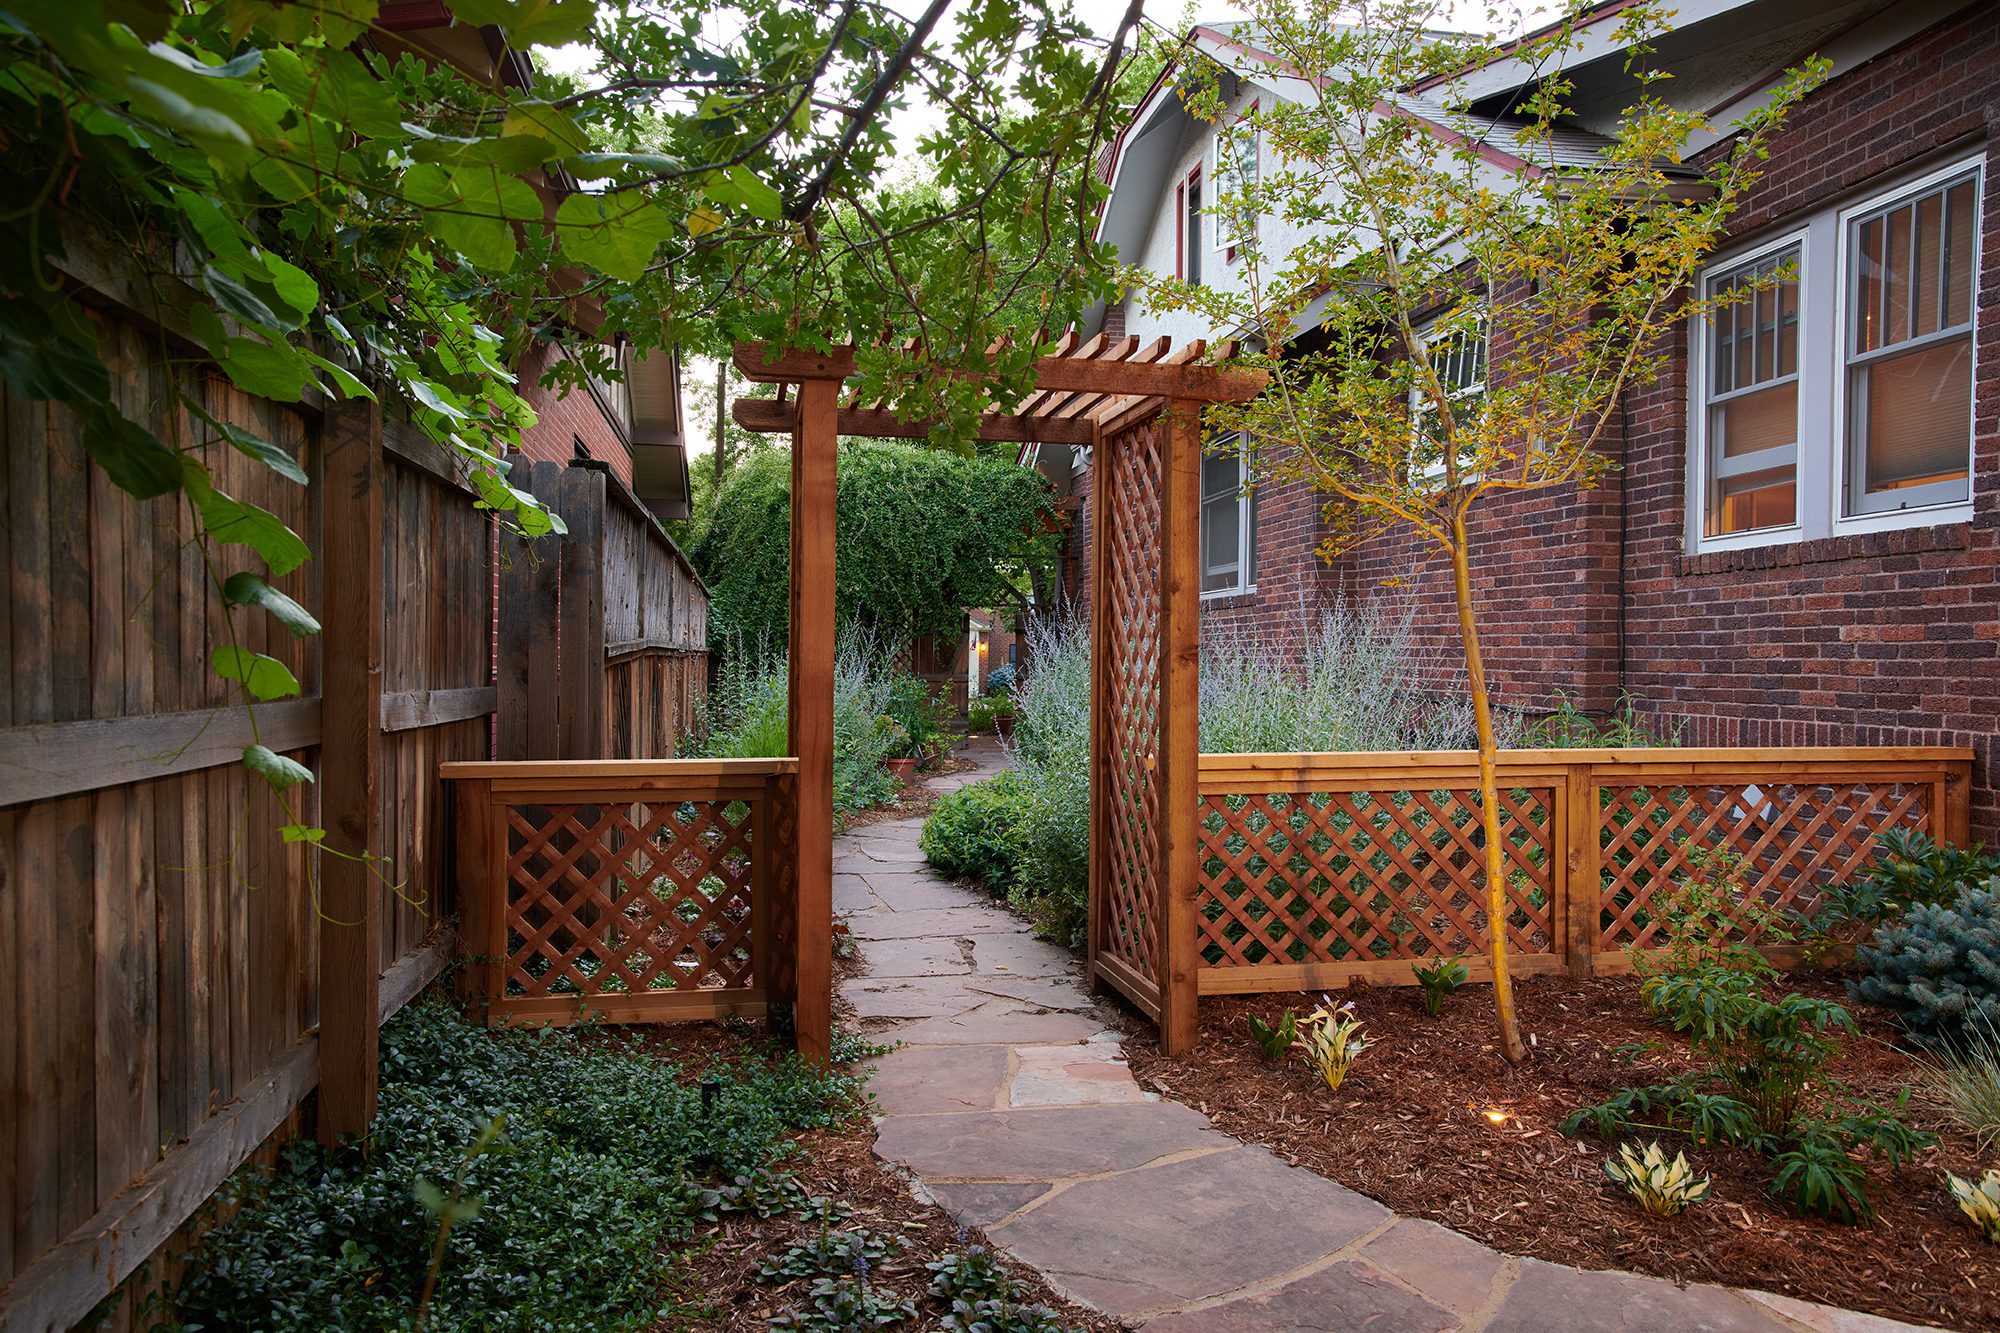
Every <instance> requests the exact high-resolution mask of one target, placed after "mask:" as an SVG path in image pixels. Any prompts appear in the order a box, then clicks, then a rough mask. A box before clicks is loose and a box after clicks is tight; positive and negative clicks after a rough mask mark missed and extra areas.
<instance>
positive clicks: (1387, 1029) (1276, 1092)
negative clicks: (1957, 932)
mask: <svg viewBox="0 0 2000 1333" xmlns="http://www.w3.org/2000/svg"><path fill="white" fill-rule="evenodd" d="M1791 984H1792V985H1793V986H1794V987H1795V988H1796V989H1798V990H1801V991H1804V992H1806V993H1808V994H1815V995H1823V996H1825V997H1827V998H1832V999H1839V1000H1841V1001H1842V1002H1843V1003H1844V1002H1845V992H1844V988H1843V987H1842V985H1841V984H1840V982H1839V981H1838V980H1837V979H1829V978H1793V979H1792V982H1791ZM1515 987H1516V993H1517V995H1518V1004H1519V1010H1520V1017H1521V1026H1522V1031H1523V1033H1524V1034H1534V1045H1533V1048H1532V1050H1531V1053H1530V1056H1529V1059H1528V1060H1527V1061H1526V1062H1525V1063H1524V1064H1523V1065H1521V1066H1520V1067H1519V1068H1510V1067H1509V1066H1508V1065H1507V1063H1506V1062H1505V1060H1504V1059H1503V1058H1502V1057H1501V1056H1500V1054H1499V1050H1498V1045H1497V1042H1496V1034H1495V1030H1494V1018H1493V1004H1492V991H1491V989H1490V988H1488V987H1484V986H1470V987H1467V988H1465V989H1463V990H1461V991H1459V992H1458V993H1457V994H1455V995H1453V996H1451V997H1450V998H1449V999H1447V1000H1446V1001H1445V1003H1444V1011H1443V1013H1442V1015H1441V1016H1440V1017H1438V1018H1435V1019H1433V1018H1430V1017H1429V1016H1427V1015H1426V1014H1425V1013H1424V1012H1423V1008H1422V1004H1421V999H1420V996H1421V992H1420V991H1419V990H1418V989H1417V988H1415V987H1393V988H1391V987H1378V988H1366V987H1359V986H1357V987H1354V988H1351V989H1350V990H1348V991H1346V992H1343V994H1342V996H1341V997H1340V998H1347V999H1353V1000H1355V1002H1356V1008H1357V1011H1358V1016H1359V1017H1360V1018H1361V1019H1362V1020H1363V1021H1364V1022H1365V1024H1366V1026H1367V1034H1368V1036H1369V1038H1370V1040H1371V1042H1372V1043H1373V1044H1372V1045H1371V1046H1370V1048H1369V1049H1368V1050H1367V1051H1365V1052H1364V1053H1363V1054H1362V1055H1361V1057H1360V1058H1359V1059H1358V1060H1357V1061H1356V1063H1355V1065H1354V1068H1353V1070H1352V1071H1351V1072H1350V1073H1349V1075H1348V1077H1347V1080H1346V1082H1345V1083H1344V1084H1343V1085H1342V1086H1341V1088H1340V1090H1339V1091H1338V1092H1335V1093H1329V1092H1327V1091H1326V1090H1325V1088H1324V1087H1323V1086H1322V1085H1321V1084H1320V1083H1319V1082H1318V1081H1317V1080H1316V1079H1315V1078H1314V1076H1313V1075H1312V1074H1311V1073H1310V1072H1309V1071H1308V1070H1307V1069H1306V1067H1305V1066H1304V1064H1302V1063H1301V1062H1300V1061H1299V1060H1298V1058H1297V1057H1291V1058H1288V1059H1286V1060H1283V1061H1280V1062H1276V1063H1271V1062H1266V1061H1265V1060H1263V1059H1262V1058H1261V1057H1260V1056H1259V1055H1258V1053H1257V1049H1256V1047H1255V1045H1254V1044H1253V1043H1252V1042H1251V1040H1250V1036H1249V1029H1248V1026H1247V1023H1246V1019H1247V1018H1248V1016H1249V1015H1251V1014H1256V1015H1259V1016H1260V1017H1262V1018H1263V1019H1264V1020H1265V1021H1267V1022H1270V1021H1275V1020H1276V1019H1277V1018H1278V1016H1279V1015H1280V1014H1281V1013H1282V1012H1283V1011H1284V1010H1285V1009H1287V1008H1291V1009H1294V1010H1295V1011H1298V1012H1299V1013H1300V1015H1301V1016H1303V1015H1304V1013H1305V1012H1307V1011H1309V1010H1310V1009H1311V1008H1313V1007H1314V1005H1315V1004H1316V1003H1317V997H1316V996H1301V995H1297V994H1292V995H1266V996H1242V997H1235V996H1230V997H1222V996H1215V997H1207V998H1204V999H1203V1000H1202V1003H1201V1041H1200V1043H1199V1045H1198V1046H1197V1048H1196V1049H1195V1050H1194V1051H1193V1052H1192V1053H1191V1054H1188V1055H1185V1056H1181V1057H1177V1058H1173V1059H1168V1058H1166V1057H1164V1056H1162V1055H1161V1054H1160V1050H1159V1046H1158V1043H1157V1041H1156V1040H1155V1039H1154V1037H1153V1036H1152V1035H1151V1033H1150V1031H1148V1032H1147V1033H1146V1034H1145V1035H1143V1036H1138V1037H1134V1038H1133V1039H1131V1040H1129V1041H1128V1042H1127V1043H1126V1052H1127V1055H1128V1058H1129V1060H1130V1062H1131V1064H1132V1068H1133V1072H1134V1073H1135V1074H1136V1075H1137V1077H1138V1079H1139V1082H1140V1083H1141V1084H1142V1085H1144V1086H1146V1087H1149V1088H1152V1089H1155V1090H1157V1091H1159V1092H1161V1093H1163V1094H1165V1095H1166V1096H1169V1097H1173V1098H1175V1099H1177V1100H1179V1101H1182V1102H1185V1103H1187V1104H1188V1105H1190V1106H1194V1107H1197V1108H1199V1109H1200V1110H1202V1111H1203V1112H1205V1113H1206V1114H1207V1115H1208V1116H1209V1117H1210V1118H1211V1119H1212V1120H1213V1121H1214V1122H1215V1125H1216V1127H1217V1128H1218V1129H1220V1130H1222V1131H1224V1132H1225V1133H1228V1134H1232V1135H1234V1136H1236V1137H1237V1138H1240V1139H1245V1140H1248V1141H1250V1142H1253V1143H1261V1144H1264V1145H1267V1146H1268V1147H1270V1148H1271V1149H1273V1150H1274V1151H1276V1152H1278V1153H1279V1154H1280V1155H1282V1156H1284V1157H1286V1158H1288V1159H1289V1160H1291V1161H1292V1162H1294V1163H1297V1164H1298V1165H1301V1166H1304V1167H1307V1168H1308V1169H1310V1170H1313V1171H1316V1172H1318V1173H1319V1174H1321V1175H1323V1176H1326V1177H1329V1178H1330V1179H1333V1180H1337V1181H1339V1182H1340V1183H1342V1184H1344V1185H1347V1186H1349V1187H1351V1188H1353V1189H1356V1190H1359V1191H1361V1192H1362V1193H1364V1194H1368V1195H1371V1196H1373V1197H1374V1198H1376V1199H1379V1200H1381V1201H1382V1202H1383V1203H1385V1204H1388V1205H1389V1206H1390V1207H1392V1208H1394V1209H1396V1210H1397V1211H1398V1212H1402V1213H1406V1214H1409V1215H1411V1216H1415V1217H1426V1218H1430V1219H1432V1220H1434V1221H1437V1222H1440V1223H1443V1224H1444V1225H1446V1226H1449V1227H1451V1228H1453V1229H1454V1230H1456V1231H1460V1232H1463V1233H1465V1234H1466V1235H1469V1236H1474V1237H1477V1238H1478V1239H1480V1240H1482V1241H1484V1242H1486V1243H1487V1244H1488V1245H1491V1246H1493V1247H1494V1248H1495V1249H1498V1250H1502V1251H1505V1252H1507V1253H1509V1254H1516V1255H1528V1256H1532V1257H1535V1258H1538V1259H1546V1260H1550V1261H1552V1262H1556V1263H1563V1264H1571V1265H1574V1266H1576V1267H1580V1268H1621V1269H1631V1270H1636V1271H1638V1272H1642V1273H1652V1274H1656V1275H1658V1276H1660V1277H1666V1278H1672V1279H1675V1280H1677V1281H1683V1282H1696V1281H1699V1282H1717V1283H1723V1284H1726V1285H1729V1286H1738V1287H1756V1288H1760V1289H1762V1290H1765V1291H1773V1292H1781V1293H1783V1294H1786V1295H1790V1296H1796V1297H1800V1298H1802V1299H1805V1300H1811V1301H1819V1302H1822V1303H1825V1304H1828V1305H1836V1306H1842V1307H1845V1308H1849V1309H1855V1310H1865V1311H1868V1312H1871V1313H1874V1314H1881V1315H1887V1316H1890V1317H1892V1318H1898V1319H1905V1320H1911V1321H1914V1322H1919V1323H1928V1324H1938V1325H1943V1326H1946V1327H1951V1328H1961V1329H1993V1328H2000V1249H1996V1248H1995V1247H1994V1246H1992V1245H1990V1244H1988V1243H1987V1242H1986V1241H1984V1240H1983V1239H1981V1238H1980V1236H1979V1233H1978V1232H1977V1231H1975V1230H1974V1229H1973V1228H1972V1227H1971V1225H1970V1224H1969V1223H1968V1222H1967V1221H1966V1219H1965V1217H1964V1216H1963V1215H1962V1214H1961V1213H1960V1212H1959V1211H1958V1207H1957V1205H1956V1204H1955V1203H1954V1202H1953V1200H1952V1198H1951V1196H1950V1194H1949V1193H1948V1192H1947V1191H1946V1188H1945V1184H1944V1172H1945V1171H1947V1170H1950V1171H1955V1172H1956V1173H1957V1174H1959V1175H1960V1176H1967V1177H1972V1176H1976V1175H1977V1174H1978V1173H1979V1172H1980V1171H1981V1170H1983V1169H1984V1168H1985V1167H1986V1166H1988V1165H1990V1164H1991V1163H1990V1162H1987V1161H1984V1160H1982V1155H1981V1154H1980V1152H1979V1150H1978V1145H1977V1143H1976V1142H1975V1141H1974V1139H1973V1137H1972V1135H1971V1134H1970V1133H1969V1132H1968V1131H1967V1130H1966V1129H1965V1128H1964V1127H1963V1126H1962V1125H1960V1124H1959V1122H1958V1121H1956V1120H1954V1119H1952V1118H1951V1117H1950V1116H1949V1115H1948V1114H1946V1113H1945V1112H1944V1111H1942V1110H1941V1109H1939V1108H1937V1107H1934V1106H1931V1105H1927V1104H1922V1103H1921V1102H1920V1101H1919V1100H1918V1097H1917V1096H1916V1095H1913V1096H1912V1099H1911V1103H1910V1106H1909V1108H1908V1111H1907V1116H1908V1118H1909V1119H1910V1120H1911V1121H1912V1122H1913V1123H1915V1124H1917V1125H1918V1126H1919V1127H1921V1128H1924V1129H1928V1130H1930V1131H1932V1132H1933V1133H1935V1134H1937V1135H1938V1139H1939V1143H1938V1146H1937V1147H1935V1148H1931V1149H1926V1150H1924V1151H1922V1152H1920V1153H1919V1154H1918V1155H1917V1158H1916V1161H1915V1162H1914V1163H1913V1164H1912V1165H1910V1166H1908V1167H1906V1168H1905V1169H1904V1170H1902V1171H1900V1172H1895V1171H1891V1170H1889V1169H1888V1168H1887V1167H1885V1166H1883V1165H1882V1164H1880V1163H1878V1162H1873V1161H1872V1160H1871V1161H1870V1162H1869V1163H1868V1170H1869V1177H1870V1195H1871V1197H1872V1198H1873V1200H1874V1202H1875V1205H1876V1209H1877V1217H1876V1220H1875V1223H1874V1225H1873V1226H1845V1225H1841V1224H1839V1223H1833V1222H1824V1221H1817V1220H1813V1219H1807V1218H1801V1217H1799V1216H1798V1215H1797V1214H1795V1213H1793V1212H1791V1211H1790V1210H1788V1209H1787V1208H1786V1207H1785V1206H1784V1205H1783V1204H1782V1203H1780V1202H1779V1201H1778V1200H1777V1199H1775V1198H1773V1197H1772V1196H1771V1195H1770V1194H1768V1193H1767V1192H1766V1184H1767V1182H1768V1181H1769V1179H1770V1170H1769V1168H1768V1165H1767V1164H1766V1163H1765V1161H1764V1160H1763V1159H1761V1158H1759V1157H1757V1156H1756V1155H1754V1154H1751V1153H1747V1152H1743V1151H1741V1150H1737V1149H1732V1148H1726V1147H1694V1146H1692V1145H1689V1144H1688V1143H1687V1142H1686V1141H1685V1140H1684V1139H1682V1138H1680V1137H1679V1136H1677V1135H1673V1134H1663V1135H1661V1139H1662V1143H1663V1145H1664V1146H1666V1147H1667V1148H1668V1150H1669V1151H1673V1150H1674V1149H1676V1148H1685V1149H1686V1150H1687V1152H1688V1157H1689V1160H1690V1161H1691V1162H1692V1163H1693V1164H1694V1166H1695V1168H1696V1169H1697V1170H1698V1171H1700V1172H1702V1173H1704V1174H1706V1175H1708V1176H1710V1178H1711V1180H1712V1182H1713V1184H1712V1185H1711V1189H1710V1197H1709V1198H1708V1199H1707V1200H1706V1201H1705V1202H1703V1203H1700V1204H1698V1205H1696V1206H1695V1207H1694V1208H1693V1209H1691V1210H1690V1211H1689V1212H1688V1213H1686V1214H1685V1215H1683V1216H1682V1217H1679V1218H1675V1219H1667V1220H1663V1219H1657V1218H1653V1217H1650V1216H1648V1215H1647V1214H1645V1213H1644V1212H1642V1211H1640V1209H1639V1208H1638V1206H1637V1205H1636V1204H1634V1203H1633V1202H1632V1201H1631V1200H1630V1199H1629V1197H1628V1196H1626V1194H1625V1193H1624V1191H1623V1190H1622V1189H1621V1188H1620V1187H1618V1186H1616V1185H1614V1184H1613V1183H1612V1182H1611V1181H1610V1180H1608V1179H1607V1178H1606V1176H1605V1174H1604V1160H1605V1153H1606V1150H1607V1145H1605V1144H1603V1143H1601V1142H1599V1141H1597V1140H1595V1139H1593V1138H1590V1137H1587V1136H1586V1137H1583V1138H1579V1139H1575V1140H1572V1139H1566V1138H1564V1137H1563V1136H1562V1134H1561V1133H1560V1132H1559V1130H1558V1128H1557V1127H1558V1125H1560V1124H1561V1122H1562V1120H1563V1118H1564V1117H1565V1116H1567V1115H1568V1114H1569V1112H1571V1111H1572V1110H1575V1109H1576V1108H1578V1107H1581V1106H1585V1105H1589V1104H1592V1103H1595V1102H1600V1101H1603V1100H1604V1099H1605V1098H1607V1097H1609V1096H1610V1095H1611V1094H1612V1093H1613V1092H1615V1091H1617V1090H1618V1089H1619V1088H1620V1087H1624V1086H1629V1085H1632V1084H1637V1083H1652V1082H1657V1081H1659V1080H1661V1079H1663V1078H1665V1077H1667V1076H1669V1075H1670V1074H1672V1073H1674V1072H1677V1071H1678V1070H1681V1069H1685V1068H1687V1067H1689V1065H1690V1064H1692V1063H1693V1062H1692V1060H1691V1059H1690V1058H1689V1056H1688V1054H1687V1049H1686V1045H1685V1043H1684V1042H1682V1041H1680V1040H1679V1039H1677V1038H1676V1037H1675V1036H1674V1034H1672V1033H1671V1032H1669V1031H1668V1030H1667V1029H1665V1028H1663V1027H1661V1026H1659V1025H1658V1024H1656V1023H1655V1022H1654V1021H1653V1020H1652V1018H1651V1017H1650V1016H1649V1015H1648V1014H1647V1013H1646V1012H1645V1010H1644V1009H1643V1008H1642V1007H1641V1005H1640V1003H1639V998H1638V986H1637V984H1636V983H1635V982H1634V981H1633V980H1632V979H1631V978H1602V979H1598V980H1593V981H1586V982H1576V981H1571V980H1569V979H1567V978H1556V977H1536V978H1525V979H1522V980H1520V981H1517V982H1516V983H1515ZM1850 1008H1851V1009H1852V1010H1853V1011H1854V1013H1855V1017H1856V1019H1857V1021H1858V1022H1860V1024H1861V1026H1862V1034H1863V1035H1862V1036H1861V1038H1859V1039H1853V1038H1850V1039H1847V1041H1846V1042H1845V1049H1844V1051H1843V1052H1842V1054H1841V1056H1840V1057H1839V1058H1838V1059H1837V1060H1836V1061H1835V1062H1834V1065H1833V1067H1832V1072H1833V1073H1834V1074H1835V1076H1837V1077H1838V1078H1839V1079H1840V1080H1841V1081H1842V1082H1843V1083H1845V1084H1846V1086H1847V1088H1848V1089H1849V1091H1850V1093H1851V1094H1852V1095H1854V1096H1856V1097H1858V1098H1862V1099H1866V1100H1870V1101H1881V1102H1889V1101H1892V1100H1893V1099H1894V1097H1895V1096H1896V1094H1897V1092H1898V1091H1900V1090H1901V1089H1903V1088H1906V1087H1909V1086H1910V1085H1911V1084H1912V1083H1913V1081H1914V1079H1915V1075H1916V1072H1917V1071H1916V1067H1915V1066H1914V1064H1913V1063H1912V1061H1911V1059H1910V1057H1909V1056H1908V1055H1907V1054H1905V1053H1904V1052H1903V1051H1900V1050H1898V1049H1896V1047H1895V1046H1894V1045H1893V1044H1892V1043H1893V1040H1894V1038H1895V1035H1896V1033H1895V1029H1894V1028H1892V1027H1891V1026H1890V1025H1889V1024H1888V1023H1887V1022H1885V1021H1884V1020H1883V1019H1882V1017H1881V1016H1880V1014H1879V1013H1874V1012H1869V1011H1868V1010H1867V1009H1866V1007H1865V1006H1850ZM1638 1042H1655V1043H1659V1044H1658V1046H1657V1047H1654V1048H1652V1049H1649V1050H1646V1051H1643V1052H1638V1053H1629V1052H1628V1051H1627V1050H1625V1049H1623V1048H1629V1047H1630V1046H1631V1045H1632V1044H1633V1043H1638ZM1489 1112H1491V1113H1492V1116H1493V1117H1497V1118H1498V1123H1494V1120H1493V1119H1492V1118H1489V1115H1488V1113H1489ZM1613 1150H1614V1151H1615V1146H1614V1147H1613Z"/></svg>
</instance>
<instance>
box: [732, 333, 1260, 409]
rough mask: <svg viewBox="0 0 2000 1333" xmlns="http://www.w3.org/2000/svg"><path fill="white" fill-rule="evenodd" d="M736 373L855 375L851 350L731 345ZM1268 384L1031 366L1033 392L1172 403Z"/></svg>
mask: <svg viewBox="0 0 2000 1333" xmlns="http://www.w3.org/2000/svg"><path fill="white" fill-rule="evenodd" d="M736 369H737V371H738V372H739V373H741V374H742V376H743V377H744V378H745V379H747V380H750V381H751V382H753V383H756V384H799V383H804V382H807V381H810V380H844V379H848V378H850V377H852V376H853V375H855V374H856V373H857V371H856V368H855V364H854V349H853V348H851V347H843V348H837V349H835V350H834V351H830V352H802V351H783V352H777V353H775V354H774V353H773V352H772V351H771V348H770V345H769V344H768V343H739V344H737V347H736ZM1268 379H1269V376H1268V374H1267V373H1266V372H1264V371H1261V370H1247V369H1243V368H1241V367H1232V366H1198V365H1188V364H1184V363H1177V362H1168V361H1111V360H1100V359H1094V358H1087V357H1081V356H1075V355H1072V356H1045V357H1043V358H1041V359H1040V360H1039V361H1037V362H1036V363H1035V388H1036V389H1037V390H1067V391H1080V392H1086V393H1101V394H1117V395H1125V396H1130V397H1134V398H1177V399H1181V400H1183V401H1187V402H1202V403H1243V402H1248V401H1249V400H1250V399H1252V398H1255V397H1256V396H1257V395H1258V394H1260V393H1262V392H1263V391H1264V385H1265V383H1266V382H1267V380H1268Z"/></svg>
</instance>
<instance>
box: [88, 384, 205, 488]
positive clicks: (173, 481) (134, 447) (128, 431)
mask: <svg viewBox="0 0 2000 1333" xmlns="http://www.w3.org/2000/svg"><path fill="white" fill-rule="evenodd" d="M83 448H84V452H85V453H87V454H89V455H90V456H91V458H92V459H93V460H94V461H95V462H96V463H97V465H98V466H99V467H101V468H103V469H104V475H106V476H107V477H110V478H111V484H112V485H114V486H116V487H117V488H118V489H119V490H121V491H124V492H125V493H126V494H127V495H130V496H132V497H133V498H135V499H139V500H150V499H152V498H153V497H154V496H156V495H165V494H167V493H168V492H170V491H176V490H179V489H180V485H181V456H180V455H179V454H177V453H175V452H174V451H173V450H172V449H169V448H168V447H167V446H166V445H165V444H163V443H161V442H160V440H159V439H158V438H157V437H156V436H155V435H154V434H153V432H151V431H149V430H147V429H146V428H145V427H144V426H141V425H140V424H139V423H138V422H136V421H132V420H129V419H127V418H126V417H124V416H121V415H120V414H119V413H118V411H117V410H116V409H115V408H111V407H103V408H100V409H98V410H97V411H95V412H92V413H90V415H89V416H87V417H86V418H84V423H83Z"/></svg>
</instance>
